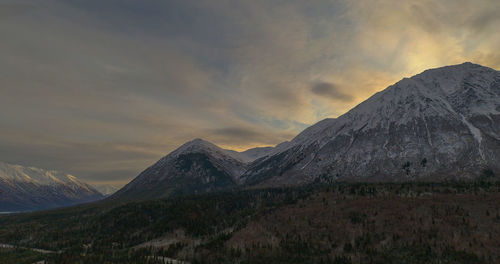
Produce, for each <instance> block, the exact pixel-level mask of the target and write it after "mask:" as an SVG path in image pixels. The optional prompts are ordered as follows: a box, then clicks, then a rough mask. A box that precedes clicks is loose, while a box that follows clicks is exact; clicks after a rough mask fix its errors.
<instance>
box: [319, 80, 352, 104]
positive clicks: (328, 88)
mask: <svg viewBox="0 0 500 264" xmlns="http://www.w3.org/2000/svg"><path fill="white" fill-rule="evenodd" d="M311 92H313V93H314V94H316V95H319V96H325V97H329V98H332V99H335V100H340V101H344V102H352V101H354V97H353V96H351V95H348V94H345V93H343V92H341V91H340V89H339V88H338V87H337V86H336V85H335V84H333V83H328V82H320V83H316V84H314V85H313V86H312V87H311Z"/></svg>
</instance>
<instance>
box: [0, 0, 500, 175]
mask: <svg viewBox="0 0 500 264" xmlns="http://www.w3.org/2000/svg"><path fill="white" fill-rule="evenodd" d="M463 10H467V12H466V13H464V12H463ZM499 10H500V2H498V1H489V0H482V1H466V0H459V1H454V0H453V1H452V0H444V1H433V0H423V1H418V2H405V1H396V0H389V1H386V0H374V1H349V0H339V1H327V0H324V1H323V0H319V1H295V0H291V1H265V0H255V1H230V0H213V1H183V0H172V1H155V0H144V1H139V0H86V1H80V0H64V1H63V0H47V1H44V2H43V4H42V3H41V2H40V1H35V0H26V1H22V3H21V2H19V1H17V0H7V1H4V2H2V4H0V21H1V23H0V35H2V41H1V42H0V54H2V60H1V61H0V94H1V96H0V123H1V124H2V125H1V127H0V160H4V161H8V162H12V163H21V164H24V165H35V166H38V167H42V168H49V169H61V170H64V171H67V172H70V173H73V174H75V175H76V176H79V177H81V178H83V179H89V180H92V181H103V182H107V181H111V180H112V181H113V182H116V181H120V179H121V180H122V181H123V183H124V182H126V181H127V180H129V179H131V178H132V177H134V176H136V174H137V173H138V172H140V171H142V170H143V169H144V168H145V167H146V166H148V165H150V164H152V163H153V162H154V161H155V160H156V159H158V158H160V157H161V156H163V155H165V154H167V153H168V152H170V151H172V150H173V149H175V148H176V147H178V146H180V145H181V144H183V143H184V142H185V141H187V140H190V139H193V138H198V137H199V138H205V139H207V140H210V141H213V142H214V143H216V144H219V145H221V146H223V147H226V148H233V149H238V150H242V149H245V148H250V147H255V146H264V145H274V144H277V143H280V142H281V141H284V140H289V139H291V138H292V137H293V136H294V135H296V134H297V133H298V132H300V131H301V130H302V129H304V128H305V127H306V126H308V125H310V124H313V123H315V122H317V121H319V120H321V119H323V118H326V117H336V116H338V115H341V114H343V113H345V112H346V111H348V110H349V109H350V108H352V107H353V106H355V105H356V104H358V103H360V102H361V101H363V100H365V99H366V98H368V97H369V96H371V95H372V94H373V93H375V92H377V91H379V90H382V89H384V88H385V87H387V86H388V85H390V84H392V83H394V82H396V81H398V80H399V79H401V78H402V77H409V76H411V75H414V74H416V73H419V72H421V71H423V70H425V69H427V68H431V67H438V66H442V65H447V64H456V63H461V62H463V61H472V62H478V63H481V64H483V65H485V66H490V67H494V68H498V67H500V59H499V58H500V52H499V51H498V48H497V47H498V46H499V45H500V37H499V35H498V34H497V32H496V31H497V28H499V27H500V19H498V16H497V14H498V11H499ZM318 80H322V81H321V82H317V81H318ZM328 80H334V82H329V81H328Z"/></svg>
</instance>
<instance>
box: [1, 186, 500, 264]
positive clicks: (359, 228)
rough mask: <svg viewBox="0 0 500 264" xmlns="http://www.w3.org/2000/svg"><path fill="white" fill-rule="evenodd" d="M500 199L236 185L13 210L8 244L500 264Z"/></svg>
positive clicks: (449, 189) (140, 253)
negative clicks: (145, 198)
mask: <svg viewBox="0 0 500 264" xmlns="http://www.w3.org/2000/svg"><path fill="white" fill-rule="evenodd" d="M498 199H500V183H498V181H496V180H495V181H493V179H490V181H478V182H448V183H425V182H421V183H400V184H399V183H385V184H382V183H341V182H339V183H335V184H330V185H324V184H316V185H307V186H303V187H294V188H272V189H259V190H238V191H236V190H235V191H227V192H217V193H211V194H203V195H189V196H183V197H178V198H168V199H162V200H152V201H144V202H130V203H124V204H121V205H116V204H109V203H95V204H92V205H82V206H78V207H74V208H65V209H58V210H53V211H50V212H43V213H29V214H20V215H8V216H5V215H4V216H1V217H0V242H3V243H7V242H9V243H10V244H13V245H16V246H20V247H27V248H31V247H33V248H44V249H49V250H53V251H60V252H59V253H57V254H49V255H44V256H42V258H43V259H45V260H47V261H48V262H47V263H51V261H52V263H89V262H93V263H96V262H100V263H123V262H127V263H161V262H159V261H155V260H154V256H156V257H160V258H171V259H176V260H182V261H187V262H189V263H264V262H265V263H284V262H286V263H303V262H304V261H306V262H308V263H359V262H362V263H366V262H372V263H400V262H401V261H405V263H423V262H425V263H434V262H433V261H435V263H496V262H498V261H500V254H498V252H500V250H499V247H500V244H499V243H498V240H497V238H498V237H499V236H500V229H499V228H497V227H499V226H500V225H499V223H500V206H499V205H498V203H497V201H498ZM2 254H3V253H2ZM0 256H1V255H0ZM151 256H153V258H152V257H151ZM13 263H14V262H13ZM15 263H21V262H15Z"/></svg>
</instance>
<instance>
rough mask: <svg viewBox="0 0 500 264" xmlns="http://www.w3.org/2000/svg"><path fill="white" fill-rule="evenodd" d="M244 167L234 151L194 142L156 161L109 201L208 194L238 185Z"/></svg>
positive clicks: (243, 163)
mask: <svg viewBox="0 0 500 264" xmlns="http://www.w3.org/2000/svg"><path fill="white" fill-rule="evenodd" d="M245 170H246V164H245V162H244V161H243V159H242V158H241V157H240V155H239V153H238V152H235V151H230V150H225V149H221V148H219V147H217V146H216V145H214V144H212V143H210V142H207V141H204V140H202V139H195V140H193V141H190V142H187V143H186V144H184V145H182V146H181V147H179V148H178V149H176V150H175V151H173V152H171V153H170V154H168V155H167V156H165V157H163V158H162V159H160V160H159V161H158V162H156V163H155V164H153V165H152V166H151V167H149V168H147V169H146V170H145V171H143V172H142V173H141V174H139V176H137V177H136V178H135V179H134V180H133V181H131V182H130V183H129V184H127V185H125V187H123V188H122V189H120V190H119V191H118V192H116V193H115V194H114V195H112V196H111V198H112V199H147V198H157V197H166V196H171V195H181V194H191V193H201V192H209V191H215V190H221V189H226V188H231V187H234V186H237V185H238V184H240V183H241V182H240V178H239V176H240V175H242V174H243V172H245Z"/></svg>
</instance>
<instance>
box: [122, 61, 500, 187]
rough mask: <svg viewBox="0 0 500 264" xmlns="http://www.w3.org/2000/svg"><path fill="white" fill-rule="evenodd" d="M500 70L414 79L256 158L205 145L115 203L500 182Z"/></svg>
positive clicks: (162, 164) (157, 167) (181, 154)
mask: <svg viewBox="0 0 500 264" xmlns="http://www.w3.org/2000/svg"><path fill="white" fill-rule="evenodd" d="M499 161H500V72H498V71H496V70H493V69H491V68H487V67H483V66H480V65H476V64H472V63H464V64H460V65H453V66H447V67H442V68H437V69H431V70H427V71H424V72H422V73H421V74H418V75H416V76H413V77H411V78H404V79H403V80H401V81H399V82H397V83H396V84H394V85H391V86H389V87H388V88H386V89H385V90H383V91H381V92H378V93H376V94H375V95H373V96H372V97H370V98H368V99H367V100H366V101H364V102H362V103H361V104H359V105H358V106H356V107H355V108H353V109H352V110H350V111H349V112H347V113H346V114H344V115H342V116H339V117H338V118H329V119H325V120H322V121H320V122H318V123H316V124H315V125H313V126H311V127H309V128H307V129H305V130H304V131H303V132H302V133H300V134H299V135H297V136H296V137H295V138H294V139H293V140H292V141H290V142H284V143H281V144H278V145H277V146H276V147H274V148H261V149H252V150H248V151H246V152H236V151H231V150H225V149H221V148H219V147H217V146H216V145H214V144H212V143H210V142H207V141H203V140H201V139H197V140H194V141H190V142H188V143H186V144H184V145H183V146H181V147H180V148H179V149H177V150H175V151H173V152H172V153H170V154H169V155H167V156H166V157H164V158H162V159H161V160H159V161H158V162H157V163H155V164H154V165H152V166H151V167H149V168H148V169H146V170H145V171H144V172H142V173H141V174H140V175H139V176H138V177H137V178H136V179H134V180H133V181H132V182H131V183H129V184H128V185H126V186H125V187H124V188H123V189H122V190H120V191H118V192H117V193H116V194H115V195H114V197H127V196H131V197H142V196H147V197H163V196H168V195H172V194H185V193H197V192H207V191H214V190H221V189H227V188H232V187H235V186H241V185H245V186H248V185H256V186H283V185H296V184H304V183H308V182H312V181H318V180H320V181H336V180H341V181H415V180H426V181H440V180H445V179H474V178H477V177H479V176H481V175H482V174H483V173H484V171H488V172H490V173H489V175H493V174H497V175H498V174H500V162H499Z"/></svg>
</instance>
